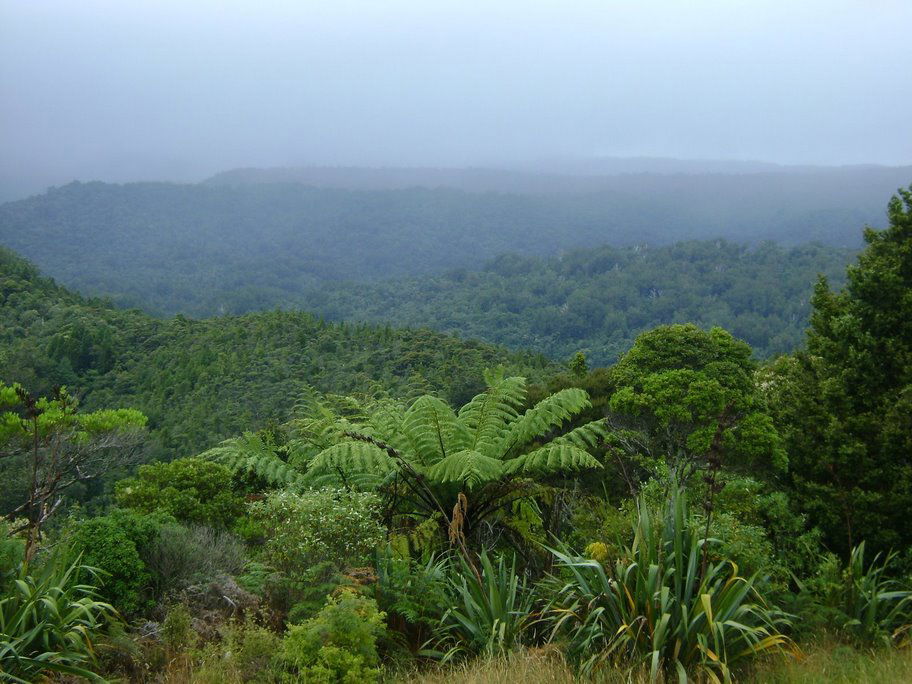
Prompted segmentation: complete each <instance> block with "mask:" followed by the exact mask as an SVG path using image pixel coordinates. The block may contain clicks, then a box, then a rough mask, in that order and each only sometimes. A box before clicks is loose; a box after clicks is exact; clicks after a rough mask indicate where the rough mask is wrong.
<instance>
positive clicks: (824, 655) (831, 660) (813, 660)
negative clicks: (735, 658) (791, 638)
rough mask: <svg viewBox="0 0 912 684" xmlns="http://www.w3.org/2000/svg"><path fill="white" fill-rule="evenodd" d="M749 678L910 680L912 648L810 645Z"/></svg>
mask: <svg viewBox="0 0 912 684" xmlns="http://www.w3.org/2000/svg"><path fill="white" fill-rule="evenodd" d="M747 681H754V682H763V683H764V684H766V683H767V682H770V683H771V684H856V683H858V684H862V683H865V684H866V683H867V682H871V683H876V684H894V683H895V684H899V683H902V684H907V683H908V682H912V648H905V649H889V648H878V649H868V650H857V649H854V648H851V647H849V646H843V645H838V644H816V645H814V646H811V647H808V648H807V649H806V652H805V653H804V655H803V657H801V658H799V659H798V660H793V659H788V660H777V661H767V662H766V663H763V664H762V665H760V666H758V667H757V668H756V669H755V670H754V672H753V675H752V676H751V677H750V678H748V679H747Z"/></svg>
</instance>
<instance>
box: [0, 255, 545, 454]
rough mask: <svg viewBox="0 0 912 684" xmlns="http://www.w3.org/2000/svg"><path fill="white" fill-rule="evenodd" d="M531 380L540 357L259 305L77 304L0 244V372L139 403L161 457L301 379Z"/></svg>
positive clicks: (454, 385)
mask: <svg viewBox="0 0 912 684" xmlns="http://www.w3.org/2000/svg"><path fill="white" fill-rule="evenodd" d="M499 364H505V365H506V366H507V367H509V368H511V369H512V370H514V371H515V372H522V373H523V374H526V375H529V376H530V377H538V376H539V375H540V374H541V373H542V371H543V370H544V369H545V368H547V367H549V362H547V361H546V360H545V359H544V358H543V357H540V356H536V355H533V354H528V353H510V352H507V351H506V350H504V349H502V348H499V347H495V346H492V345H488V344H483V343H477V342H469V341H462V340H458V339H456V338H454V337H451V336H447V335H443V334H439V333H435V332H431V331H429V330H403V329H394V328H390V327H389V326H370V325H345V324H330V323H325V322H323V321H322V320H320V319H318V318H315V317H314V316H312V315H310V314H306V313H291V312H289V313H284V312H265V313H259V314H249V315H246V316H226V317H219V318H212V319H207V320H201V321H197V320H190V319H187V318H183V317H180V316H178V317H176V318H171V319H168V320H161V319H156V318H152V317H150V316H148V315H146V314H144V313H141V312H139V311H136V310H131V311H125V310H119V309H115V308H113V307H111V306H110V305H109V304H107V303H105V302H102V301H100V300H97V299H87V298H84V297H82V296H80V295H77V294H74V293H72V292H70V291H68V290H66V289H65V288H62V287H60V286H58V285H56V284H55V283H54V282H53V281H52V280H50V279H48V278H44V277H42V276H41V275H40V274H39V272H38V270H37V269H36V268H35V267H34V266H32V265H31V264H29V263H27V262H26V261H24V260H23V259H21V258H20V257H18V256H17V255H15V254H14V253H12V252H10V251H9V250H5V249H0V377H4V378H16V380H17V382H22V383H23V384H27V385H28V386H29V387H32V388H34V391H36V392H41V393H47V392H49V391H50V389H51V388H52V387H53V386H54V385H66V386H68V387H70V388H71V389H72V390H73V391H75V392H76V393H77V394H78V395H79V396H80V397H81V400H82V404H83V406H85V407H86V408H87V409H91V408H96V407H98V408H100V407H105V406H111V405H118V406H128V407H131V408H137V409H140V410H141V411H142V412H143V413H145V414H146V415H147V416H148V418H149V427H150V429H151V433H152V434H153V435H154V436H155V437H156V439H157V440H158V441H160V445H161V446H162V447H163V448H164V449H165V452H164V453H165V454H166V455H167V457H169V458H173V457H174V456H177V455H182V454H183V455H186V454H187V453H193V452H194V451H198V450H201V449H203V448H206V447H207V446H212V445H214V444H216V443H218V442H219V441H220V440H221V439H224V438H225V437H227V436H229V435H231V434H233V433H235V432H237V431H239V430H242V429H246V428H248V427H250V426H258V427H261V426H263V425H265V424H266V423H267V422H268V421H270V420H273V421H283V420H285V419H287V417H288V416H289V412H290V411H291V409H292V407H293V406H294V403H295V401H296V399H297V398H298V397H300V396H301V395H302V393H305V392H306V391H308V388H309V387H313V388H316V389H317V390H321V391H325V392H343V393H347V392H355V393H357V392H363V393H367V394H374V393H376V392H378V391H382V392H393V393H395V394H397V395H409V394H414V393H416V392H417V393H420V392H422V391H431V390H433V391H439V392H441V393H442V394H443V395H444V396H448V397H452V398H453V399H454V400H457V401H458V400H462V399H465V398H466V397H467V396H471V395H472V394H473V393H474V392H475V391H476V390H477V389H478V388H479V386H480V383H481V382H482V380H481V373H482V371H483V369H484V368H487V367H492V366H496V365H499Z"/></svg>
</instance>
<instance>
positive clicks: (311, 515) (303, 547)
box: [251, 489, 386, 576]
mask: <svg viewBox="0 0 912 684" xmlns="http://www.w3.org/2000/svg"><path fill="white" fill-rule="evenodd" d="M379 511H380V500H379V498H378V497H377V496H376V495H375V494H370V493H366V492H351V491H346V490H337V489H321V490H315V491H308V492H304V493H303V494H295V493H292V492H288V491H277V492H273V493H271V494H270V495H269V496H268V497H267V498H266V499H265V500H263V501H258V502H256V503H255V504H253V505H252V506H251V513H252V514H253V516H254V517H256V518H257V520H258V521H260V522H261V523H262V525H263V527H264V528H265V529H266V530H267V535H266V537H267V540H266V543H265V546H264V552H265V558H266V559H267V560H268V562H269V563H270V564H271V565H273V566H274V567H275V568H276V569H278V570H282V571H283V572H286V573H287V574H288V575H290V576H295V575H299V574H300V573H301V572H302V571H304V570H306V569H307V568H309V567H310V566H312V565H317V564H319V563H327V562H328V563H332V564H333V565H335V566H336V567H337V568H340V569H345V568H347V567H353V566H358V565H365V564H367V563H368V562H369V561H370V560H371V559H372V558H373V554H374V552H375V549H376V548H377V546H378V545H379V544H380V543H381V542H382V541H383V539H384V537H385V534H386V530H385V528H384V527H383V525H382V524H381V523H380V521H379Z"/></svg>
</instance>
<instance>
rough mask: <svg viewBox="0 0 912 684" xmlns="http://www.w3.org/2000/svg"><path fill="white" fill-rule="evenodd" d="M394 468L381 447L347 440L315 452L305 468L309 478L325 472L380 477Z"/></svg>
mask: <svg viewBox="0 0 912 684" xmlns="http://www.w3.org/2000/svg"><path fill="white" fill-rule="evenodd" d="M394 470H396V463H395V461H393V459H391V458H390V457H389V454H387V453H386V452H385V451H384V450H383V449H381V448H380V447H378V446H376V445H374V444H371V443H370V442H356V441H347V442H340V443H339V444H335V445H333V446H331V447H329V448H328V449H324V450H323V451H321V452H320V453H319V454H317V455H316V456H315V457H314V458H313V460H312V461H311V463H310V468H309V469H308V470H307V477H308V479H309V480H312V479H313V478H319V477H322V476H324V475H326V474H333V473H335V474H338V475H339V477H341V478H343V479H344V478H352V477H358V476H362V475H371V476H374V477H379V478H382V477H384V476H385V475H387V474H388V473H390V472H391V471H394Z"/></svg>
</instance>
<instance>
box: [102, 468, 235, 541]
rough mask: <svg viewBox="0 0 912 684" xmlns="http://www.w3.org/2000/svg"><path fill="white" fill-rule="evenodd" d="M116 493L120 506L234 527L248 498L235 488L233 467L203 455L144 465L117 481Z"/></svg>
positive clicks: (213, 524) (222, 526)
mask: <svg viewBox="0 0 912 684" xmlns="http://www.w3.org/2000/svg"><path fill="white" fill-rule="evenodd" d="M114 495H115V499H116V500H117V503H118V504H119V505H120V506H124V507H126V508H131V509H134V510H137V511H141V512H144V513H154V512H164V513H167V514H168V515H171V516H173V517H174V518H175V519H176V520H178V521H179V522H182V523H189V524H196V525H207V526H209V527H217V528H226V527H230V526H231V525H232V524H233V523H234V521H235V520H236V519H237V518H238V517H239V516H240V515H241V514H242V513H243V512H244V500H243V499H242V498H241V497H240V496H239V495H238V494H236V493H235V492H234V491H233V490H232V485H231V471H230V470H228V468H226V467H225V466H223V465H221V464H219V463H213V462H212V461H206V460H202V459H199V458H180V459H177V460H175V461H171V462H169V463H152V464H149V465H144V466H141V467H140V469H139V472H138V473H137V474H136V475H135V476H134V477H128V478H127V479H125V480H121V481H120V482H118V483H117V485H115V489H114Z"/></svg>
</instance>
